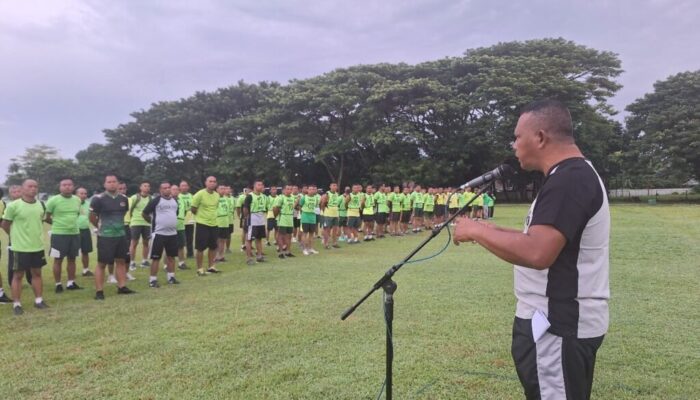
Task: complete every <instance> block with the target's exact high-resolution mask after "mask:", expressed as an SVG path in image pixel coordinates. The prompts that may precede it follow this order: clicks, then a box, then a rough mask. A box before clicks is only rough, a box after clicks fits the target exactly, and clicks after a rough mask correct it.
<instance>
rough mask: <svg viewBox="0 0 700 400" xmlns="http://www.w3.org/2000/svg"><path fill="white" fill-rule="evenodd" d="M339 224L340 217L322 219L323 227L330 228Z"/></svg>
mask: <svg viewBox="0 0 700 400" xmlns="http://www.w3.org/2000/svg"><path fill="white" fill-rule="evenodd" d="M339 224H340V217H323V227H324V228H332V227H334V226H338V225H339Z"/></svg>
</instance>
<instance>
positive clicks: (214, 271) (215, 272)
mask: <svg viewBox="0 0 700 400" xmlns="http://www.w3.org/2000/svg"><path fill="white" fill-rule="evenodd" d="M207 272H209V273H210V274H218V273H219V272H221V271H219V270H218V269H216V268H214V267H209V268H207Z"/></svg>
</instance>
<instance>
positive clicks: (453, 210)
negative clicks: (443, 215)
mask: <svg viewBox="0 0 700 400" xmlns="http://www.w3.org/2000/svg"><path fill="white" fill-rule="evenodd" d="M457 211H459V208H453V207H450V215H452V214H456V213H457Z"/></svg>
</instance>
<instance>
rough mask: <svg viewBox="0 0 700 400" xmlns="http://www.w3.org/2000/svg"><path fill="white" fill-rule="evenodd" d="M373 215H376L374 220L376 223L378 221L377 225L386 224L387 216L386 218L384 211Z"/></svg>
mask: <svg viewBox="0 0 700 400" xmlns="http://www.w3.org/2000/svg"><path fill="white" fill-rule="evenodd" d="M375 217H376V218H375V221H377V223H378V224H379V225H384V224H386V220H387V218H388V214H387V213H385V212H380V213H377V215H376V216H375Z"/></svg>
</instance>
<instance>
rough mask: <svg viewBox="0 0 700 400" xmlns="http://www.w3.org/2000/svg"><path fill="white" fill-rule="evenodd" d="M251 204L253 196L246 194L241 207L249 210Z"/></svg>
mask: <svg viewBox="0 0 700 400" xmlns="http://www.w3.org/2000/svg"><path fill="white" fill-rule="evenodd" d="M251 204H253V196H251V195H247V196H246V197H245V200H243V208H247V209H248V210H250V205H251Z"/></svg>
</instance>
